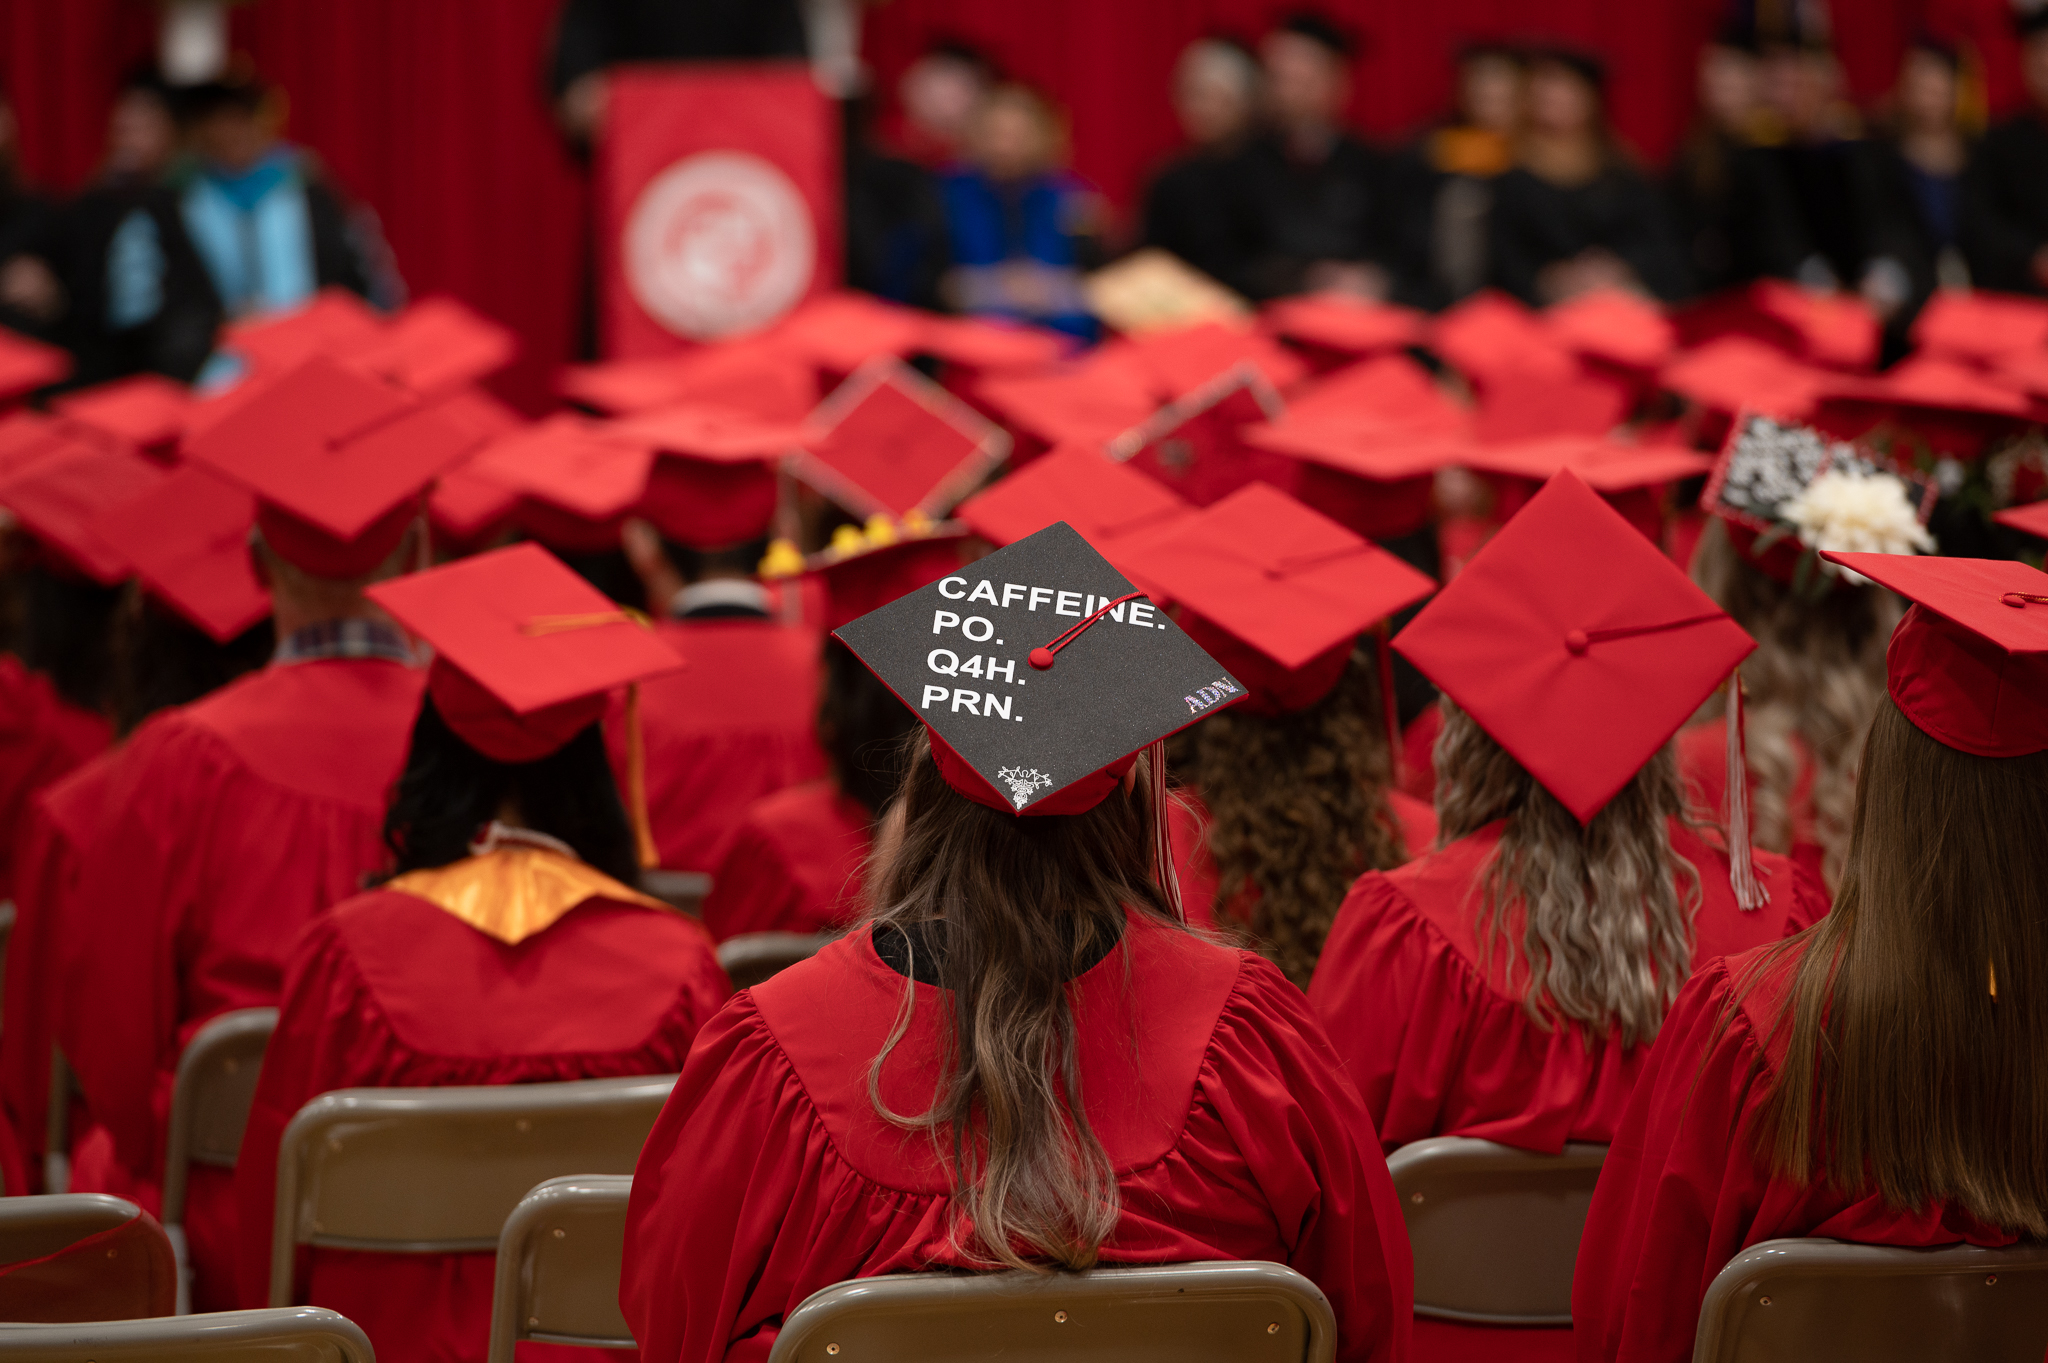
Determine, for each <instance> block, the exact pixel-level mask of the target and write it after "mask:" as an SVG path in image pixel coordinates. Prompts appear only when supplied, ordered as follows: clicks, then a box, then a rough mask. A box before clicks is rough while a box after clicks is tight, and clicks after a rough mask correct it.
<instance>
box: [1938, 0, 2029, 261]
mask: <svg viewBox="0 0 2048 1363" xmlns="http://www.w3.org/2000/svg"><path fill="white" fill-rule="evenodd" d="M2013 23H2014V25H2015V27H2017V29H2018V30H2019V38H2020V75H2021V77H2022V78H2023V80H2024V82H2025V85H2026V91H2027V105H2028V107H2027V108H2025V109H2022V110H2020V111H2019V112H2018V113H2015V114H2014V115H2013V116H2012V117H2011V118H2009V119H2007V120H2006V121H2005V122H2003V123H2000V124H1999V125H1998V126H1997V127H1995V128H1993V129H1992V130H1991V131H1990V132H1988V133H1986V134H1985V135H1984V138H1983V140H1982V141H1980V142H1979V143H1978V144H1977V146H1976V148H1975V149H1974V150H1973V151H1972V152H1971V153H1970V163H1969V166H1968V168H1967V169H1966V170H1965V171H1964V173H1963V186H1962V198H1961V203H1960V205H1959V208H1958V213H1959V217H1958V221H1957V235H1958V240H1959V241H1960V242H1961V244H1962V248H1963V258H1964V259H1965V260H1966V261H1967V262H1968V263H1969V267H1970V282H1971V283H1972V284H1974V285H1976V286H1977V287H1978V288H1980V289H2001V290H2004V291H2006V292H2009V293H2031V294H2041V293H2048V9H2040V8H2034V9H2019V8H2015V9H2014V10H2013Z"/></svg>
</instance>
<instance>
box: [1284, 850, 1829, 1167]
mask: <svg viewBox="0 0 2048 1363" xmlns="http://www.w3.org/2000/svg"><path fill="white" fill-rule="evenodd" d="M1502 827H1503V824H1502V823H1501V822H1498V821H1496V822H1494V823H1491V824H1488V825H1487V826H1486V827H1484V828H1482V829H1480V830H1479V831H1478V832H1476V833H1473V834H1472V835H1471V836H1470V837H1465V838H1460V839H1459V840H1458V841H1456V842H1454V843H1452V844H1451V845H1450V846H1448V847H1446V848H1444V849H1443V850H1442V851H1439V852H1433V853H1431V854H1430V855H1428V856H1426V857H1423V858H1422V859H1420V860H1419V861H1413V862H1410V863H1409V864H1408V865H1406V866H1402V867H1397V868H1396V869H1394V870H1392V871H1372V872H1368V873H1366V874H1365V875H1363V876H1361V877H1359V880H1358V883H1357V884H1356V885H1354V886H1353V887H1352V890H1351V893H1350V895H1349V896H1348V897H1347V898H1346V899H1345V901H1344V905H1343V907H1342V908H1341V909H1339V910H1338V911H1337V922H1336V925H1335V926H1334V927H1332V928H1331V930H1330V939H1329V942H1328V944H1327V945H1326V946H1324V948H1323V957H1322V961H1321V963H1320V964H1319V965H1318V966H1317V967H1316V974H1315V979H1314V981H1313V982H1311V984H1310V985H1309V1003H1310V1005H1311V1006H1312V1007H1314V1009H1315V1010H1316V1014H1317V1016H1319V1017H1320V1018H1322V1020H1323V1024H1324V1026H1326V1027H1327V1028H1328V1029H1329V1032H1330V1038H1331V1041H1332V1042H1333V1043H1334V1044H1335V1046H1336V1047H1337V1050H1338V1053H1339V1054H1341V1055H1342V1056H1343V1057H1344V1063H1345V1067H1346V1069H1347V1070H1348V1071H1349V1072H1350V1075H1351V1078H1352V1081H1353V1082H1354V1083H1356V1084H1357V1085H1358V1090H1359V1092H1360V1093H1361V1094H1362V1095H1363V1096H1364V1098H1365V1103H1366V1107H1367V1109H1368V1110H1369V1111H1370V1112H1371V1114H1372V1119H1373V1124H1374V1129H1375V1130H1376V1131H1378V1132H1379V1137H1380V1141H1381V1143H1382V1145H1384V1146H1385V1148H1386V1149H1387V1150H1389V1151H1392V1150H1394V1149H1396V1148H1398V1147H1400V1146H1403V1145H1406V1144H1408V1143H1409V1142H1411V1141H1419V1140H1422V1139H1423V1138H1425V1137H1428V1136H1476V1137H1479V1138H1480V1139H1483V1140H1490V1141H1499V1142H1500V1143H1501V1144H1503V1145H1512V1146H1516V1147H1518V1148H1520V1149H1524V1150H1535V1151H1541V1152H1543V1153H1546V1154H1555V1153H1556V1152H1557V1151H1559V1150H1562V1149H1563V1148H1564V1145H1565V1142H1567V1141H1593V1142H1596V1143H1602V1144H1604V1143H1606V1142H1607V1141H1610V1140H1612V1139H1613V1138H1614V1129H1615V1127H1616V1125H1617V1124H1618V1123H1619V1122H1620V1120H1621V1113H1622V1109H1623V1107H1624V1106H1625V1105H1626V1104H1627V1102H1628V1096H1629V1092H1630V1090H1631V1089H1632V1088H1633V1087H1634V1084H1635V1076H1636V1074H1637V1072H1638V1071H1639V1070H1640V1069H1641V1068H1642V1065H1643V1062H1644V1059H1645V1057H1646V1056H1647V1055H1648V1048H1647V1047H1635V1048H1633V1049H1624V1048H1623V1047H1622V1046H1621V1045H1620V1043H1619V1041H1618V1040H1617V1039H1616V1038H1614V1037H1611V1036H1610V1037H1594V1038H1592V1039H1591V1042H1590V1045H1589V1044H1588V1041H1587V1039H1586V1038H1585V1037H1584V1036H1583V1035H1582V1033H1581V1031H1580V1029H1578V1028H1577V1027H1576V1026H1567V1027H1559V1028H1555V1029H1553V1030H1550V1031H1545V1030H1544V1029H1543V1028H1542V1027H1539V1026H1538V1025H1537V1024H1536V1023H1535V1022H1534V1021H1533V1020H1531V1019H1530V1017H1529V1015H1528V1013H1527V1011H1526V1010H1525V1009H1524V1008H1523V1006H1522V992H1521V991H1522V988H1523V986H1524V984H1525V983H1526V981H1527V979H1528V970H1527V961H1526V958H1525V957H1524V956H1523V954H1522V952H1521V950H1520V948H1519V941H1520V933H1521V926H1520V915H1519V914H1516V915H1515V916H1514V918H1513V919H1512V920H1511V922H1510V925H1509V928H1508V931H1507V936H1508V937H1509V939H1510V940H1512V941H1515V942H1516V943H1517V944H1518V945H1517V949H1516V951H1515V960H1514V969H1513V973H1512V974H1510V973H1509V971H1508V968H1507V965H1506V961H1505V957H1506V954H1507V953H1506V952H1505V950H1501V949H1496V950H1495V951H1494V952H1493V953H1492V957H1491V959H1490V960H1489V959H1488V958H1487V957H1486V955H1485V953H1484V951H1483V949H1482V947H1481V946H1480V943H1479V933H1478V923H1477V918H1478V901H1477V900H1476V899H1475V898H1474V897H1473V894H1474V889H1475V886H1476V885H1477V882H1478V881H1479V880H1480V878H1481V877H1482V876H1483V875H1484V874H1485V873H1486V866H1487V862H1488V860H1489V859H1490V858H1491V856H1492V854H1493V850H1494V848H1495V847H1496V846H1497V845H1498V844H1499V841H1500V834H1501V829H1502ZM1671 844H1672V848H1673V850H1675V851H1676V852H1677V853H1678V854H1679V855H1680V856H1682V857H1684V858H1686V859H1687V860H1688V861H1690V862H1692V864H1693V865H1694V866H1696V867H1697V868H1699V873H1700V880H1701V886H1700V888H1701V902H1700V908H1699V913H1698V916H1697V917H1696V918H1695V920H1694V925H1693V927H1694V938H1695V945H1694V949H1693V960H1694V962H1695V963H1698V962H1701V961H1706V960H1710V959H1712V958H1713V957H1716V956H1722V955H1726V954H1727V953H1729V952H1733V951H1742V950H1745V949H1747V948H1748V947H1751V946H1754V945H1757V944H1758V943H1763V942H1775V941H1778V940H1779V939H1781V938H1783V937H1787V936H1789V935H1791V934H1792V933H1794V932H1797V931H1799V930H1800V929H1801V928H1803V927H1805V926H1807V925H1808V924H1809V923H1812V922H1813V921H1815V920H1816V919H1818V918H1819V917H1820V916H1821V915H1823V914H1825V913H1826V912H1827V900H1826V898H1825V897H1824V896H1823V895H1822V894H1821V892H1820V890H1819V888H1818V886H1816V885H1814V884H1813V883H1812V882H1811V881H1810V880H1808V879H1807V878H1806V877H1805V876H1803V875H1800V874H1797V873H1796V872H1795V870H1794V868H1793V867H1792V866H1791V865H1790V864H1789V863H1788V862H1787V861H1786V859H1785V858H1783V857H1779V856H1773V855H1772V854H1770V853H1768V852H1759V853H1757V854H1756V860H1757V869H1758V872H1759V874H1760V875H1761V876H1762V877H1763V881H1764V885H1765V886H1766V888H1768V889H1769V890H1770V892H1771V902H1770V903H1769V904H1767V905H1765V906H1764V907H1763V908H1761V909H1758V910H1757V911H1756V912H1754V913H1745V912H1743V911H1742V910H1741V909H1739V908H1738V907H1736V904H1735V896H1734V893H1733V892H1732V891H1731V890H1730V889H1729V887H1728V859H1727V858H1726V857H1725V856H1723V855H1722V854H1721V853H1720V852H1718V851H1716V850H1715V849H1713V848H1711V847H1709V846H1708V845H1707V844H1706V843H1704V842H1702V841H1701V840H1700V838H1699V837H1698V836H1697V835H1695V834H1694V833H1692V832H1691V831H1690V830H1689V829H1687V828H1685V827H1684V826H1683V825H1680V824H1678V823H1675V822H1674V823H1673V825H1672V829H1671ZM1482 963H1483V964H1482Z"/></svg>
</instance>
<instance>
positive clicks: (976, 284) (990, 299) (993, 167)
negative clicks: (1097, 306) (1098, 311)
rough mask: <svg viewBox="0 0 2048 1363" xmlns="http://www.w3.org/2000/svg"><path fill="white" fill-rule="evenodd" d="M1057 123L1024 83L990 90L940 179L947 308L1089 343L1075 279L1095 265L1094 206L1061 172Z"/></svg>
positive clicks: (1091, 195)
mask: <svg viewBox="0 0 2048 1363" xmlns="http://www.w3.org/2000/svg"><path fill="white" fill-rule="evenodd" d="M1064 144H1065V136H1064V130H1063V129H1062V127H1061V126H1060V120H1059V116H1058V115H1057V114H1056V113H1055V112H1054V111H1053V107H1052V105H1050V104H1049V103H1047V102H1046V99H1045V96H1044V95H1042V94H1040V93H1039V92H1038V91H1036V90H1033V89H1032V88H1031V87H1030V86H1028V85H1019V84H1014V83H1013V84H1006V85H999V86H997V87H995V88H994V89H993V90H990V91H989V92H988V93H987V94H986V95H984V96H983V97H982V100H981V103H980V105H979V106H978V107H977V108H976V109H975V113H974V118H973V120H972V121H971V123H970V124H969V126H968V141H967V152H968V159H967V160H966V161H965V162H962V163H960V164H958V165H955V166H953V167H952V168H951V169H950V170H948V171H947V172H946V173H945V175H944V176H943V177H942V178H941V179H940V181H939V192H940V194H941V195H942V196H943V198H944V199H945V203H946V220H947V223H948V225H949V227H950V231H951V236H952V251H953V268H952V270H951V271H950V272H949V273H948V275H947V276H946V280H945V285H944V292H945V294H946V298H947V301H948V302H949V303H951V304H952V306H953V307H955V308H957V309H958V310H959V311H961V312H965V313H973V314H981V315H987V316H994V317H1008V318H1011V319H1013V320H1016V321H1020V322H1036V323H1038V324H1040V325H1042V326H1048V327H1052V328H1054V329H1056V330H1059V331H1064V332H1067V333H1069V334H1071V335H1074V336H1079V337H1082V338H1084V339H1088V340H1092V339H1094V336H1095V331H1096V326H1095V319H1094V318H1093V317H1092V316H1091V315H1090V314H1089V312H1088V306H1087V303H1086V301H1085V300H1084V299H1083V298H1082V296H1081V275H1082V273H1083V272H1085V271H1087V270H1091V269H1093V268H1094V267H1095V266H1096V265H1098V264H1100V263H1101V256H1102V249H1101V243H1100V241H1099V240H1098V238H1099V237H1100V235H1101V232H1102V223H1101V216H1102V207H1101V204H1100V201H1099V199H1098V197H1097V195H1096V193H1095V191H1094V190H1093V189H1091V188H1090V187H1089V186H1088V185H1087V184H1086V183H1084V182H1083V181H1081V180H1080V179H1078V178H1077V177H1076V176H1075V175H1074V174H1073V173H1072V172H1071V171H1068V170H1065V169H1063V168H1061V165H1060V160H1061V157H1062V154H1063V153H1064V151H1065V146H1064Z"/></svg>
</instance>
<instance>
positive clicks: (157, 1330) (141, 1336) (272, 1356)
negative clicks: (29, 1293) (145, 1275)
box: [0, 1306, 377, 1363]
mask: <svg viewBox="0 0 2048 1363" xmlns="http://www.w3.org/2000/svg"><path fill="white" fill-rule="evenodd" d="M130 1360H132V1361H133V1363H144V1360H147V1363H376V1360H377V1355H376V1352H375V1351H374V1350H373V1349H371V1348H370V1341H369V1339H368V1337H367V1336H365V1335H364V1334H363V1332H362V1331H361V1330H360V1329H358V1328H356V1325H355V1323H354V1322H353V1321H351V1320H349V1319H348V1318H347V1317H346V1316H340V1315H337V1314H335V1313H334V1312H332V1311H328V1310H324V1309H322V1308H321V1307H317V1306H296V1307H289V1308H287V1309H285V1310H282V1311H219V1312H213V1313H209V1314H206V1315H199V1316H164V1317H162V1318H161V1319H157V1320H115V1321H106V1322H103V1323H100V1324H94V1325H10V1326H7V1327H5V1328H4V1329H0V1363H129V1361H130Z"/></svg>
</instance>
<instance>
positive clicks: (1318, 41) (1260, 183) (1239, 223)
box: [1225, 12, 1426, 299]
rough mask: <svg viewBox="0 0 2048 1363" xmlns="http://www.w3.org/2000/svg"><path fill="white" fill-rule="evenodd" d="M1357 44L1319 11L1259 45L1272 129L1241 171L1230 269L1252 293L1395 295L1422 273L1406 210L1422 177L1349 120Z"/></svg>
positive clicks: (1240, 163)
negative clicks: (1363, 137) (1352, 128)
mask: <svg viewBox="0 0 2048 1363" xmlns="http://www.w3.org/2000/svg"><path fill="white" fill-rule="evenodd" d="M1354 50H1355V44H1354V40H1353V38H1352V36H1351V34H1350V33H1349V32H1347V31H1346V30H1344V29H1342V28H1340V27H1338V26H1337V25H1336V24H1335V23H1333V22H1331V21H1330V20H1329V19H1328V18H1326V17H1324V16H1322V15H1320V14H1316V13H1311V12H1304V13H1299V14H1295V15H1292V16H1290V17H1289V18H1287V19H1286V20H1285V21H1284V22H1283V23H1282V24H1281V25H1280V27H1278V28H1277V29H1275V30H1274V31H1273V32H1272V33H1269V34H1268V35H1266V39H1265V41H1264V42H1263V43H1262V44H1261V45H1260V49H1259V55H1260V58H1261V61H1262V62H1263V64H1264V67H1265V73H1266V113H1267V119H1268V127H1267V129H1266V130H1265V131H1264V132H1263V133H1261V134H1260V135H1259V136H1258V137H1256V138H1254V139H1252V141H1251V143H1250V144H1249V145H1248V146H1247V147H1246V148H1245V151H1244V153H1243V155H1242V156H1240V157H1239V158H1238V160H1237V162H1236V168H1235V171H1234V173H1233V175H1232V177H1231V178H1232V180H1233V182H1234V183H1233V195H1232V197H1233V211H1232V218H1233V223H1232V226H1233V230H1234V232H1235V233H1236V235H1237V242H1236V250H1237V262H1236V264H1235V266H1234V267H1233V268H1232V269H1231V270H1229V271H1228V272H1227V273H1226V276H1225V282H1226V283H1229V284H1231V285H1233V286H1234V287H1235V288H1237V289H1238V290H1239V291H1240V292H1242V293H1244V294H1245V295H1247V296H1248V297H1251V298H1255V299H1265V298H1277V297H1279V296H1280V295H1282V294H1289V293H1301V292H1304V291H1306V290H1316V289H1332V290H1339V291H1342V292H1345V293H1351V294H1356V295H1358V296H1360V297H1364V298H1392V297H1398V296H1404V295H1408V294H1410V293H1411V291H1412V290H1413V289H1414V288H1415V287H1416V285H1417V282H1418V281H1419V280H1420V279H1421V278H1422V276H1423V274H1424V269H1423V264H1422V262H1423V257H1424V254H1425V251H1426V247H1425V245H1424V243H1423V242H1422V241H1421V239H1420V238H1421V232H1420V231H1418V230H1416V229H1415V228H1414V227H1413V225H1412V224H1411V223H1410V222H1408V221H1407V219H1408V218H1409V217H1412V215H1407V214H1404V205H1405V204H1406V203H1407V202H1408V196H1409V195H1410V194H1412V193H1413V192H1414V186H1413V185H1412V184H1410V183H1408V182H1409V181H1410V180H1412V178H1413V177H1411V176H1408V175H1406V174H1405V173H1404V172H1403V170H1402V168H1401V166H1400V164H1399V163H1398V162H1397V161H1396V160H1395V159H1394V158H1393V157H1391V156H1388V155H1386V154H1385V153H1383V152H1380V151H1377V150H1374V149H1373V148H1371V147H1368V146H1367V145H1366V144H1365V143H1364V142H1362V141H1360V140H1359V139H1358V138H1357V137H1354V136H1353V135H1352V134H1351V133H1350V132H1348V131H1346V129H1345V126H1344V120H1345V114H1346V109H1347V107H1348V106H1349V104H1350V102H1351V60H1352V56H1353V53H1354Z"/></svg>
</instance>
